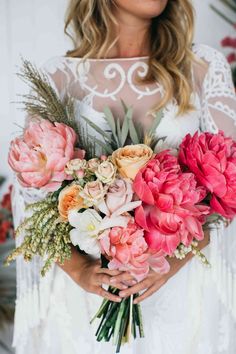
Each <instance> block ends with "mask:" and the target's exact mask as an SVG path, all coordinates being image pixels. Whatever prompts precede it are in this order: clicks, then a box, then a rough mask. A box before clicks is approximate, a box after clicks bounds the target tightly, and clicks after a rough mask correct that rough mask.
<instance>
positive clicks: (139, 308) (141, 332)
mask: <svg viewBox="0 0 236 354" xmlns="http://www.w3.org/2000/svg"><path fill="white" fill-rule="evenodd" d="M135 306H137V313H138V320H139V335H140V337H141V338H143V337H144V330H143V319H142V312H141V306H140V304H136V305H135Z"/></svg>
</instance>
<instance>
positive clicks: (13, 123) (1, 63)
mask: <svg viewBox="0 0 236 354" xmlns="http://www.w3.org/2000/svg"><path fill="white" fill-rule="evenodd" d="M67 2H68V1H67V0H20V1H19V0H0V175H5V176H9V175H10V171H9V168H8V166H7V151H8V146H9V142H10V140H11V139H12V137H13V134H14V133H15V132H16V131H18V130H19V128H18V127H17V124H18V125H20V126H22V125H23V121H24V113H23V112H22V111H19V109H17V108H19V104H18V105H17V104H15V103H11V102H13V101H17V100H19V97H17V94H22V93H24V92H26V89H27V88H26V86H25V85H24V84H23V83H22V82H21V81H20V79H19V78H18V77H17V76H16V72H17V71H18V67H17V65H19V64H20V62H21V60H20V56H21V55H22V56H23V57H24V58H27V59H29V60H32V61H33V62H34V63H35V64H37V65H41V64H42V63H43V62H44V61H46V60H47V59H48V58H50V57H51V56H55V55H63V54H64V53H65V51H66V50H67V49H69V48H70V46H71V42H70V41H69V40H68V39H67V38H66V37H65V35H64V33H63V24H64V12H65V8H66V5H67ZM210 3H211V4H214V5H215V6H217V7H218V8H220V9H221V8H224V7H223V5H222V4H221V2H220V1H219V0H194V4H195V8H196V15H197V16H196V17H197V18H196V19H197V23H196V38H195V42H200V43H206V44H209V45H211V46H213V47H215V48H218V49H220V44H219V42H220V40H221V39H222V37H224V36H225V35H227V34H232V32H233V31H234V30H233V29H232V27H231V26H229V25H228V24H227V23H226V22H225V21H224V20H222V19H221V18H220V17H218V16H217V15H216V14H215V13H214V12H213V11H212V10H210V8H209V4H210ZM224 10H225V9H224ZM225 12H226V13H227V12H228V14H229V15H231V17H232V14H230V11H225ZM235 22H236V19H235ZM221 50H222V49H221Z"/></svg>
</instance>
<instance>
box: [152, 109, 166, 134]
mask: <svg viewBox="0 0 236 354" xmlns="http://www.w3.org/2000/svg"><path fill="white" fill-rule="evenodd" d="M162 118H163V109H160V110H159V111H158V112H157V113H156V116H155V118H154V121H153V124H152V126H151V128H150V129H149V132H148V134H149V135H153V134H155V132H156V130H157V128H158V126H159V124H160V123H161V120H162Z"/></svg>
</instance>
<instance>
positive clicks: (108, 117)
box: [103, 106, 116, 136]
mask: <svg viewBox="0 0 236 354" xmlns="http://www.w3.org/2000/svg"><path fill="white" fill-rule="evenodd" d="M103 111H104V114H105V119H106V121H107V123H108V125H109V127H110V128H111V131H112V133H113V135H114V136H116V122H115V119H114V116H113V114H112V111H111V110H110V108H109V107H108V106H105V107H104V110H103Z"/></svg>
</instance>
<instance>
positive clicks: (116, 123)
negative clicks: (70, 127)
mask: <svg viewBox="0 0 236 354" xmlns="http://www.w3.org/2000/svg"><path fill="white" fill-rule="evenodd" d="M121 102H122V105H123V109H124V119H123V122H121V121H120V120H119V119H118V118H117V119H116V118H115V117H114V115H113V113H112V111H111V109H110V108H109V107H108V106H106V107H105V108H104V119H105V121H106V123H107V125H108V126H109V128H110V132H107V131H104V130H103V129H101V128H100V127H99V126H98V125H97V124H96V123H94V122H92V121H91V120H90V119H89V118H88V117H85V116H82V117H81V118H82V119H83V120H84V121H85V124H86V125H88V126H90V128H92V129H93V130H94V131H95V132H96V133H97V134H98V135H99V139H98V138H96V137H94V136H93V137H92V136H91V135H90V134H87V136H88V139H89V140H91V141H94V142H95V143H96V144H97V145H99V146H100V147H101V149H102V151H103V152H104V153H105V154H108V155H110V154H112V152H113V151H114V150H116V149H119V148H121V147H123V146H125V145H126V144H127V142H128V143H131V144H142V143H147V144H148V145H154V144H156V143H157V141H158V139H157V138H156V130H157V128H158V125H159V124H160V122H161V119H162V116H163V112H162V110H161V111H158V112H157V114H156V116H155V118H154V120H153V124H152V126H151V127H150V129H149V130H148V131H147V132H145V131H144V130H143V129H142V127H141V126H140V124H135V122H134V119H133V108H132V107H127V105H126V104H125V103H124V101H123V100H121Z"/></svg>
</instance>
